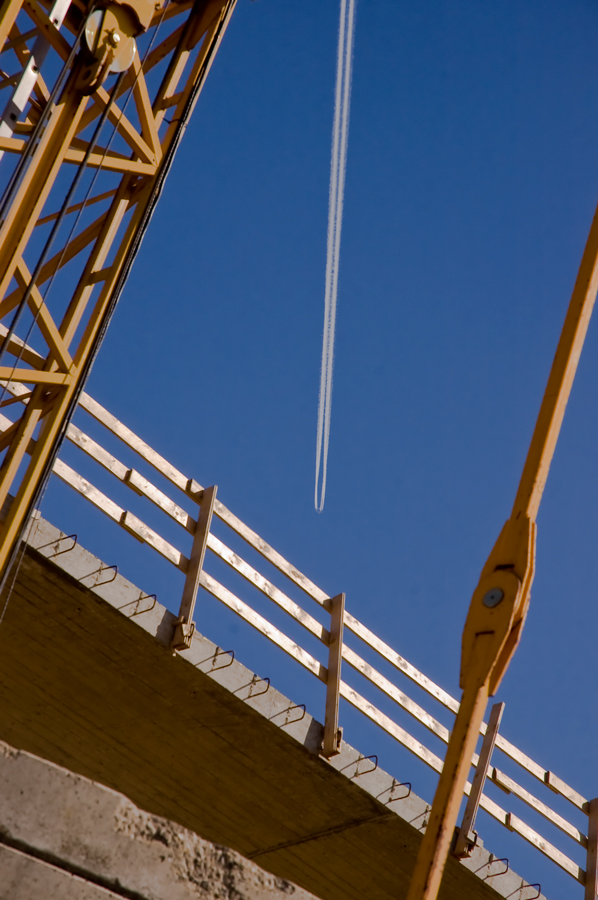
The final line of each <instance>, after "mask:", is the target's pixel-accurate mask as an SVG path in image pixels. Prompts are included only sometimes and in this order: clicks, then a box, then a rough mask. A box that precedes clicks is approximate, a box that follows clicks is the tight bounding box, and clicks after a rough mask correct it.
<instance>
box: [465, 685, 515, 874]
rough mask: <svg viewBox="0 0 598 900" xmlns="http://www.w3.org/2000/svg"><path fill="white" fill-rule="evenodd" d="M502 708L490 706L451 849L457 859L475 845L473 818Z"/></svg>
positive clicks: (503, 705) (467, 853)
mask: <svg viewBox="0 0 598 900" xmlns="http://www.w3.org/2000/svg"><path fill="white" fill-rule="evenodd" d="M504 708H505V704H504V703H495V704H494V706H493V707H492V712H491V713H490V718H489V720H488V728H487V729H486V734H485V735H484V740H483V743H482V749H481V750H480V758H479V760H478V764H477V766H476V770H475V775H474V777H473V782H472V784H471V792H470V794H469V798H468V800H467V806H466V807H465V812H464V813H463V821H462V822H461V828H460V829H459V834H458V835H457V842H456V844H455V849H454V850H453V855H454V856H456V857H457V858H458V859H462V858H463V857H465V856H471V852H472V850H473V848H474V846H475V839H476V835H475V832H474V825H475V820H476V816H477V812H478V807H479V805H480V798H481V796H482V791H483V790H484V784H485V781H486V775H487V772H488V766H489V765H490V758H491V756H492V751H493V750H494V744H495V741H496V736H497V734H498V729H499V727H500V721H501V719H502V714H503V711H504Z"/></svg>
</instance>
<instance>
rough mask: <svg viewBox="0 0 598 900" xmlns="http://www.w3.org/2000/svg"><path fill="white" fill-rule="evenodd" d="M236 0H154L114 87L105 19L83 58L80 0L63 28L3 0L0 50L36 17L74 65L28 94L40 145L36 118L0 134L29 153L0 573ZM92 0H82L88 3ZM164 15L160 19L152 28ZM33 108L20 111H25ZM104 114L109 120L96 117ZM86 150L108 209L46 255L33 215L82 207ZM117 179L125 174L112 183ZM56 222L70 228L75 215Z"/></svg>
mask: <svg viewBox="0 0 598 900" xmlns="http://www.w3.org/2000/svg"><path fill="white" fill-rule="evenodd" d="M127 3H128V0H106V3H105V4H103V5H104V6H106V7H107V8H109V11H110V10H115V12H114V15H115V16H116V18H115V21H117V20H118V21H120V19H118V16H121V19H122V21H124V22H125V24H126V22H128V21H129V20H130V16H131V15H132V13H131V12H130V9H129V7H128V6H127ZM235 3H236V0H195V2H194V3H176V2H174V0H172V2H170V3H167V4H166V6H165V7H164V3H159V4H156V7H155V8H154V4H153V3H152V4H151V13H150V14H148V21H150V20H151V21H150V25H149V31H148V34H147V37H146V38H145V45H146V46H147V45H148V44H149V47H148V49H147V50H146V51H143V50H142V51H141V54H138V55H137V56H136V58H135V59H134V62H133V64H132V65H131V67H130V69H129V71H128V72H127V73H126V75H125V76H123V77H122V80H121V81H120V82H117V83H116V85H115V84H114V83H112V84H111V82H110V80H108V81H107V82H106V84H105V86H104V85H103V78H104V76H105V75H106V72H108V70H109V66H110V65H111V61H112V60H113V59H114V54H115V53H116V52H118V46H119V45H118V43H117V41H116V40H114V41H113V44H114V45H115V46H114V47H112V49H111V45H110V41H111V40H112V37H111V35H112V34H113V33H114V30H113V31H112V32H110V33H108V32H107V33H106V34H105V35H104V36H103V37H102V40H104V44H102V48H103V50H102V52H103V57H102V59H101V60H100V61H99V62H98V63H97V64H95V63H93V60H92V61H91V62H90V59H91V57H90V55H89V51H88V52H87V56H86V55H85V54H84V52H83V51H79V52H78V54H77V55H74V54H73V53H72V52H71V51H72V49H73V47H74V44H75V40H76V36H77V35H78V34H79V33H81V32H82V27H83V25H84V24H85V16H84V14H83V13H82V8H83V7H82V4H80V3H73V4H72V5H71V8H70V10H69V14H68V15H67V18H66V19H65V22H64V27H63V29H62V31H61V32H60V33H58V32H57V31H55V32H54V33H53V34H52V30H51V25H50V24H48V23H49V20H48V17H47V9H46V7H47V8H49V7H48V4H47V3H46V2H41V3H40V2H37V0H28V2H27V3H25V2H23V0H9V2H8V3H6V2H5V3H4V4H3V5H2V11H1V13H0V35H2V36H3V38H4V42H3V46H4V45H5V43H6V42H8V43H7V44H6V45H7V46H8V50H7V56H11V54H12V57H11V58H12V61H13V64H14V55H15V54H17V57H18V58H19V59H20V62H21V64H23V63H24V62H25V60H26V58H27V54H26V53H25V52H24V49H23V44H22V43H19V44H17V45H15V44H13V43H11V41H12V40H13V39H14V37H15V33H16V31H18V33H19V34H21V33H23V32H27V31H30V30H31V29H32V27H42V26H43V28H44V29H45V33H47V34H48V37H49V39H50V45H51V48H52V49H51V51H50V52H53V53H54V54H55V57H56V54H58V57H59V59H60V60H62V61H63V62H64V60H68V59H70V58H71V57H72V62H71V66H70V71H69V72H68V73H65V75H66V80H65V83H64V87H63V88H62V90H61V91H60V92H59V94H58V96H57V98H56V100H55V102H54V103H53V104H50V103H49V102H48V101H46V105H45V106H44V105H43V104H41V106H40V96H42V97H43V96H47V97H50V91H51V90H52V85H49V86H48V89H46V87H45V86H44V90H43V91H39V90H38V91H37V94H36V95H35V106H34V108H33V110H32V117H33V119H32V121H33V122H35V121H37V119H38V117H39V115H42V116H44V118H45V128H44V129H43V131H42V133H41V136H40V137H39V140H38V142H37V143H36V144H35V146H34V145H33V144H31V145H30V141H32V134H33V125H30V126H26V127H20V128H19V138H5V139H4V140H3V141H2V149H4V150H5V151H6V153H5V158H4V159H5V160H6V159H7V158H8V157H9V156H10V155H11V154H15V155H16V159H17V160H18V159H20V158H23V159H24V162H25V163H26V165H25V166H24V170H23V171H22V172H21V177H20V181H19V182H18V184H17V185H16V187H15V189H14V190H13V194H12V195H9V197H8V200H9V202H8V204H7V205H6V208H5V209H4V214H3V217H2V222H1V224H0V323H2V324H4V326H5V327H6V328H7V329H8V334H7V336H6V339H5V342H4V353H3V358H2V359H1V360H0V378H1V379H3V380H7V381H9V382H12V383H16V382H20V383H22V384H23V385H28V386H30V388H29V389H30V391H31V394H30V397H29V399H28V402H27V405H26V407H25V410H24V411H23V413H22V415H21V416H20V419H18V420H17V421H16V422H15V425H14V427H13V428H11V429H9V432H8V437H7V438H5V442H4V444H3V446H2V447H0V454H3V458H2V462H1V465H0V506H1V505H2V504H3V503H4V502H5V500H6V499H7V498H8V497H9V495H12V496H14V499H13V500H12V502H11V505H10V509H9V512H8V515H7V518H6V520H5V522H4V525H3V526H2V531H1V532H0V576H3V575H4V574H5V572H6V569H7V566H8V564H9V563H10V560H11V558H12V557H13V555H14V551H15V548H16V547H17V546H18V543H19V541H20V538H21V536H22V534H23V530H24V527H25V525H26V522H27V520H28V517H29V515H30V513H31V511H32V508H33V505H34V504H35V502H36V497H37V496H38V494H39V491H40V489H41V486H42V485H43V483H44V482H45V480H46V478H47V476H48V473H49V471H50V469H51V465H52V462H53V459H54V456H55V453H56V450H57V446H58V443H59V441H60V439H61V436H62V434H63V433H64V431H65V429H66V426H67V424H68V420H69V418H70V416H71V415H72V411H73V409H74V406H75V405H76V401H77V398H78V395H79V393H80V391H81V389H82V387H83V382H84V380H85V378H86V375H87V373H88V371H89V367H90V365H91V362H92V361H93V359H94V358H95V354H96V353H97V350H98V348H99V345H100V343H101V340H102V337H103V334H104V331H105V329H106V327H107V324H108V322H109V319H110V316H111V313H112V310H113V307H114V303H115V301H116V299H117V298H118V296H119V294H120V291H121V290H122V286H123V284H124V281H125V279H126V276H127V274H128V270H129V268H130V265H131V263H132V260H133V258H134V255H135V253H136V250H137V247H138V245H139V241H140V239H141V237H142V236H143V232H144V230H145V228H146V227H147V224H148V221H149V217H150V214H151V210H152V209H153V206H154V205H155V203H156V202H157V199H158V196H159V193H160V190H161V187H162V184H163V182H164V179H165V177H166V174H167V172H168V169H169V166H170V164H171V162H172V158H173V155H174V152H175V151H176V147H177V145H178V142H179V140H180V138H181V136H182V132H183V130H184V127H185V123H186V121H187V119H188V117H189V115H190V114H191V112H192V109H193V106H194V105H195V102H196V100H197V96H198V94H199V91H200V90H201V87H202V85H203V83H204V81H205V78H206V76H207V73H208V71H209V68H210V65H211V63H212V60H213V58H214V55H215V53H216V51H217V49H218V46H219V44H220V41H221V39H222V36H223V34H224V32H225V30H226V26H227V24H228V22H229V20H230V17H231V14H232V11H233V9H234V6H235ZM95 5H96V6H97V5H98V4H95ZM132 5H133V7H135V10H136V11H137V10H138V9H141V10H142V12H143V10H144V9H145V7H144V6H143V4H142V3H140V0H135V2H134V3H133V4H132ZM91 6H92V4H91V3H89V5H88V7H87V8H88V9H91ZM121 9H125V13H121V12H120V11H119V10H121ZM127 10H128V12H127ZM144 14H145V13H144ZM123 16H124V18H123ZM127 16H129V19H127ZM173 19H175V21H174V22H173V21H172V20H173ZM100 21H104V20H100ZM165 22H167V23H168V25H167V26H166V27H165V28H164V31H163V32H162V33H161V27H162V25H163V24H164V23H165ZM135 23H136V24H135V28H136V29H137V30H136V31H135V33H136V34H139V33H141V29H140V27H139V23H138V22H137V20H135ZM101 27H102V28H103V27H104V25H102V26H101ZM119 27H120V26H119ZM102 34H103V33H102ZM123 34H124V38H123V39H127V40H128V38H127V34H128V32H127V33H126V34H125V32H123ZM173 34H174V35H175V36H174V38H173ZM140 46H143V45H142V43H140ZM106 48H108V49H106ZM144 53H145V55H144ZM18 54H20V57H19V56H18ZM3 59H4V57H3ZM164 59H166V60H167V65H166V71H165V73H164V75H163V77H162V79H161V81H159V82H158V83H157V84H153V86H152V87H150V84H149V83H148V81H147V78H146V76H147V74H148V72H149V70H150V69H151V68H153V66H154V65H155V64H156V62H158V61H160V60H164ZM100 63H101V65H100ZM94 65H95V66H96V69H95V70H93V66H94ZM90 67H91V68H90ZM92 70H93V71H92ZM90 71H92V75H91V76H90V74H89V73H90ZM93 72H95V74H93ZM98 73H99V74H98ZM96 77H97V83H94V82H93V78H96ZM90 79H91V81H90ZM90 83H91V85H92V89H90ZM28 114H29V113H28V111H26V112H25V116H27V115H28ZM101 116H103V117H104V118H103V119H100V117H101ZM166 116H168V118H166ZM25 121H27V119H26V120H25ZM98 122H100V124H102V123H103V125H102V127H103V131H102V133H101V135H100V138H101V140H102V142H103V144H104V146H101V145H100V143H99V140H98V143H97V145H92V143H91V140H92V139H91V138H90V137H89V136H88V135H89V134H90V133H91V132H93V131H94V129H95V128H96V125H97V124H98ZM104 132H106V135H107V136H105V137H104ZM24 155H25V156H24ZM13 158H14V157H13ZM84 160H85V162H86V165H87V166H88V167H89V169H90V170H91V171H92V172H93V173H95V177H96V182H95V184H94V190H93V199H95V197H96V195H97V194H102V193H103V194H104V197H103V198H102V199H101V200H100V201H98V200H96V201H95V202H102V203H103V205H104V208H103V210H102V211H101V213H100V214H99V216H97V218H96V220H95V222H91V223H89V220H88V218H85V219H82V227H81V229H77V230H76V232H75V234H74V235H73V236H72V238H68V239H64V238H62V239H59V237H57V238H56V241H55V246H54V245H53V246H52V251H51V253H52V255H51V256H50V255H49V252H48V254H47V255H48V258H45V256H44V257H43V258H42V257H40V256H39V253H40V251H39V249H35V248H38V247H39V242H38V241H39V234H40V233H42V234H43V233H44V232H43V231H41V230H40V229H38V230H37V231H36V230H35V229H36V227H37V226H40V225H41V226H42V228H43V227H45V229H46V230H48V229H51V228H53V227H54V225H55V224H56V222H57V221H58V220H59V217H60V218H62V217H66V216H67V215H68V216H69V225H70V222H72V221H73V218H74V216H75V215H80V214H81V212H85V211H86V204H85V203H84V202H79V203H74V202H71V200H74V199H79V198H75V197H71V196H69V193H68V185H69V179H70V178H72V176H73V173H76V172H77V171H78V167H79V166H80V165H81V163H82V162H83V161H84ZM1 174H2V173H1V169H0V175H1ZM115 178H117V179H120V180H119V182H118V184H117V186H116V187H115V186H114V179H115ZM65 184H67V187H66V188H65V187H64V185H65ZM104 188H108V190H104ZM61 191H62V195H63V196H64V205H65V211H64V213H63V214H60V213H59V214H57V213H56V209H57V205H58V206H59V207H60V202H61V201H60V200H59V201H57V200H56V196H57V194H58V195H60V193H61ZM91 202H92V201H91V200H90V203H89V205H91ZM66 207H68V209H67V208H66ZM95 209H96V210H97V209H98V207H97V206H96V207H95ZM96 215H97V213H96ZM71 216H72V217H73V218H70V217H71ZM64 231H65V233H66V232H68V231H70V227H69V228H65V229H64ZM34 233H35V235H36V243H35V244H34V243H33V242H32V236H33V235H34ZM58 235H59V236H60V232H58ZM36 254H37V262H36ZM67 263H69V266H68V270H67V269H66V268H65V267H66V264H67ZM59 270H63V271H64V272H66V273H67V274H68V276H69V278H70V285H71V287H70V292H71V293H70V299H69V300H68V302H67V304H66V309H65V308H64V302H63V298H64V296H65V289H64V288H63V286H62V284H61V292H60V293H61V297H60V298H58V299H59V300H60V301H61V302H60V303H59V304H58V303H57V302H56V301H55V302H54V303H53V302H52V301H53V300H54V298H53V297H52V296H51V293H50V292H49V291H48V286H49V285H51V279H52V278H53V276H54V275H55V274H56V273H57V272H58V271H59ZM64 277H66V276H65V275H64V274H63V275H61V278H64ZM67 290H68V289H67ZM68 296H69V295H68V294H67V297H68ZM23 305H24V306H23ZM22 306H23V308H24V309H25V310H26V312H23V310H21V307H22ZM55 307H58V308H55ZM17 312H18V314H19V316H21V315H22V319H23V320H25V317H26V315H28V316H29V318H28V319H26V321H27V322H28V324H31V327H32V328H33V338H32V341H33V343H34V345H35V346H39V344H40V342H41V341H43V344H44V346H45V347H46V351H45V354H43V353H42V355H41V356H40V357H39V358H37V357H36V356H35V355H34V354H31V353H28V352H27V351H26V350H23V342H22V340H20V339H19V336H18V327H19V326H18V324H17V325H16V331H15V329H14V328H13V327H12V325H11V323H13V322H14V319H13V317H14V315H15V313H17ZM13 331H15V333H14V334H13ZM35 336H37V340H36V337H35ZM24 337H25V335H24ZM0 343H1V342H0ZM11 356H12V357H13V358H14V362H11ZM11 409H14V407H11ZM32 440H35V450H34V452H33V455H32V456H31V458H30V459H29V460H27V458H26V450H27V447H31V442H32Z"/></svg>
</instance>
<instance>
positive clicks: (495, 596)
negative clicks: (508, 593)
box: [482, 588, 505, 609]
mask: <svg viewBox="0 0 598 900" xmlns="http://www.w3.org/2000/svg"><path fill="white" fill-rule="evenodd" d="M504 596H505V594H504V591H501V589H500V588H490V590H489V591H486V593H485V594H484V596H483V598H482V603H483V604H484V606H487V607H488V608H489V609H493V608H494V607H495V606H498V604H499V603H500V602H501V601H502V599H503V598H504Z"/></svg>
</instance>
